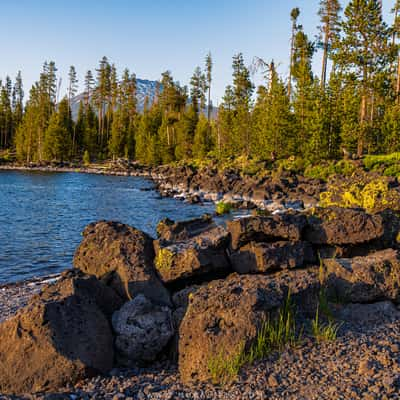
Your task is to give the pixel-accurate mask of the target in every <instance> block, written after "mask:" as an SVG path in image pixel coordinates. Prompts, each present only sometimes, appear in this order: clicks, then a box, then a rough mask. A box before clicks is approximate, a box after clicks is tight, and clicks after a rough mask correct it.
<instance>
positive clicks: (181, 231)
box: [157, 214, 215, 243]
mask: <svg viewBox="0 0 400 400" xmlns="http://www.w3.org/2000/svg"><path fill="white" fill-rule="evenodd" d="M212 227H215V224H214V222H213V220H212V218H211V216H210V215H207V214H205V215H203V216H202V217H200V218H194V219H191V220H188V221H178V222H175V221H172V220H170V219H168V218H166V219H164V220H162V221H160V222H159V224H158V225H157V235H158V238H159V240H161V241H163V242H169V243H172V242H180V241H183V240H188V239H190V238H192V237H193V236H196V235H198V234H200V233H202V232H204V231H205V230H207V229H210V228H212Z"/></svg>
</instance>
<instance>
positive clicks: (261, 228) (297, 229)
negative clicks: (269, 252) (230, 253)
mask: <svg viewBox="0 0 400 400" xmlns="http://www.w3.org/2000/svg"><path fill="white" fill-rule="evenodd" d="M306 224H307V218H306V217H305V216H304V215H302V214H290V213H284V214H278V215H274V216H267V217H264V216H249V217H244V218H239V219H236V220H233V221H230V222H228V224H227V226H228V231H229V233H230V234H231V237H232V248H233V249H234V250H237V249H238V248H240V247H242V246H244V245H246V244H247V243H250V242H252V241H254V242H270V241H277V240H290V241H297V240H301V238H302V231H303V229H304V228H305V226H306Z"/></svg>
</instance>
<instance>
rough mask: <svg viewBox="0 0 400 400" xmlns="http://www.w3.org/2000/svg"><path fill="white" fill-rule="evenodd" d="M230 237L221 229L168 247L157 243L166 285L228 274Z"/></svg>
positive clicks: (157, 254)
mask: <svg viewBox="0 0 400 400" xmlns="http://www.w3.org/2000/svg"><path fill="white" fill-rule="evenodd" d="M228 244H229V234H228V232H227V231H226V230H225V229H224V228H223V227H221V226H218V227H215V228H211V229H209V230H206V231H203V232H201V233H200V234H198V235H195V236H193V237H191V238H190V239H188V240H185V241H179V242H174V243H173V244H167V245H166V244H165V241H162V240H159V241H155V243H154V247H155V251H156V259H155V266H156V268H157V272H158V274H159V276H160V277H161V280H162V281H163V282H164V283H168V284H171V283H179V282H181V283H182V282H185V281H187V280H188V279H189V280H190V279H193V278H195V277H206V276H207V275H208V276H211V277H212V276H214V275H218V274H225V273H226V274H228V272H229V270H230V264H229V260H228V256H227V248H228Z"/></svg>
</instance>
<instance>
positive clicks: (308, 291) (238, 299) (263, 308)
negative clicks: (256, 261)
mask: <svg viewBox="0 0 400 400" xmlns="http://www.w3.org/2000/svg"><path fill="white" fill-rule="evenodd" d="M289 291H290V293H291V295H292V296H293V299H294V300H295V301H296V299H301V304H302V306H303V307H305V305H306V304H313V305H315V304H316V301H317V300H316V299H317V296H318V291H319V282H318V276H317V270H315V269H310V270H295V271H288V272H285V273H278V274H276V275H274V277H270V276H255V275H238V274H232V275H230V276H229V277H228V278H227V279H224V280H217V281H212V282H210V283H209V284H208V285H204V286H202V287H200V288H199V289H197V290H196V291H195V292H194V293H193V295H192V296H189V304H188V307H187V310H186V313H185V315H184V317H183V320H182V322H181V324H180V327H179V371H180V375H181V378H182V380H183V381H184V382H191V381H204V380H208V379H210V378H211V372H210V370H209V363H210V362H211V361H212V360H213V359H215V358H216V357H219V356H221V355H222V356H223V357H226V358H229V357H233V356H235V355H237V353H238V352H239V351H240V349H241V346H245V347H248V346H249V345H250V344H251V343H252V342H253V341H254V339H255V338H256V336H257V332H258V330H259V328H260V327H261V324H262V322H263V321H264V320H265V319H266V318H268V316H269V315H272V314H273V313H275V312H276V311H277V310H278V309H279V308H280V307H281V306H282V304H283V303H284V301H285V299H286V298H287V294H288V292H289Z"/></svg>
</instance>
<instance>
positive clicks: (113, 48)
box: [0, 0, 394, 103]
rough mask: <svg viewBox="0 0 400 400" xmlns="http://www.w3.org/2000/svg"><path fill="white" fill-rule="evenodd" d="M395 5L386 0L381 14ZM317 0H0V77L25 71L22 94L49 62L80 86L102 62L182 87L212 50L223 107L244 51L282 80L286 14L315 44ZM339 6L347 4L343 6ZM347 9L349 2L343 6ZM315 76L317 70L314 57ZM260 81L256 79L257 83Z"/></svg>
mask: <svg viewBox="0 0 400 400" xmlns="http://www.w3.org/2000/svg"><path fill="white" fill-rule="evenodd" d="M393 2H394V1H391V0H383V5H384V9H385V14H386V15H387V12H388V10H389V9H390V7H391V6H392V4H391V3H393ZM318 3H319V1H318V0H280V1H279V0H278V1H277V0H202V1H193V0H147V1H139V0H108V1H106V0H68V1H67V0H40V1H39V0H0V15H1V21H0V37H1V43H2V46H1V47H2V49H1V52H2V57H1V60H0V78H4V77H5V75H7V74H8V75H10V76H11V77H12V78H14V76H15V74H16V72H17V71H18V70H21V71H22V75H23V79H24V86H25V92H26V93H27V92H28V90H29V88H30V86H31V85H32V83H33V82H34V81H35V80H37V78H38V76H39V73H40V70H41V66H42V64H43V61H44V60H54V61H55V62H56V65H57V67H58V69H59V75H60V76H62V78H63V80H64V85H63V88H65V82H66V80H67V71H68V68H69V65H71V64H72V65H75V67H76V69H77V71H78V75H79V79H80V81H81V82H82V80H83V76H84V73H85V71H86V70H88V69H92V70H94V69H95V68H96V66H97V63H98V61H99V60H100V58H101V57H102V56H103V55H106V56H107V57H108V58H109V59H110V61H111V62H114V63H115V64H116V66H117V68H118V71H119V72H121V71H122V69H123V68H124V67H128V68H129V69H130V70H131V71H132V72H135V73H136V75H137V77H139V78H146V79H159V77H160V75H161V72H162V71H165V70H167V69H169V70H171V71H172V73H173V76H174V78H175V79H176V80H179V81H180V82H181V83H182V84H187V83H188V82H189V79H190V76H191V74H192V72H193V70H194V68H195V67H196V66H197V65H202V64H203V60H204V56H205V54H206V53H207V52H208V51H211V53H212V55H213V58H214V63H215V65H214V84H213V94H212V97H213V99H214V102H215V103H217V102H219V101H220V99H221V97H222V96H223V92H224V88H225V86H226V85H227V84H228V83H230V80H231V60H232V55H233V54H235V53H237V52H239V51H241V52H243V54H244V56H245V59H246V62H247V63H248V64H250V63H251V60H252V59H253V57H254V56H259V57H262V58H264V59H266V60H270V59H272V58H273V59H274V60H275V61H276V63H279V72H281V73H282V74H284V75H287V72H288V51H289V50H288V47H289V38H290V18H289V14H290V10H291V9H292V8H293V7H299V8H300V9H301V15H300V19H299V21H300V22H301V23H302V24H303V26H304V29H305V31H306V32H307V33H308V34H309V35H310V36H311V37H314V36H315V34H316V32H317V29H316V27H317V26H318V23H319V21H318V16H317V9H318ZM342 3H344V1H342ZM346 3H347V2H346ZM315 69H316V71H319V57H318V56H317V57H316V61H315ZM254 79H255V81H256V82H258V79H257V77H255V78H254Z"/></svg>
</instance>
